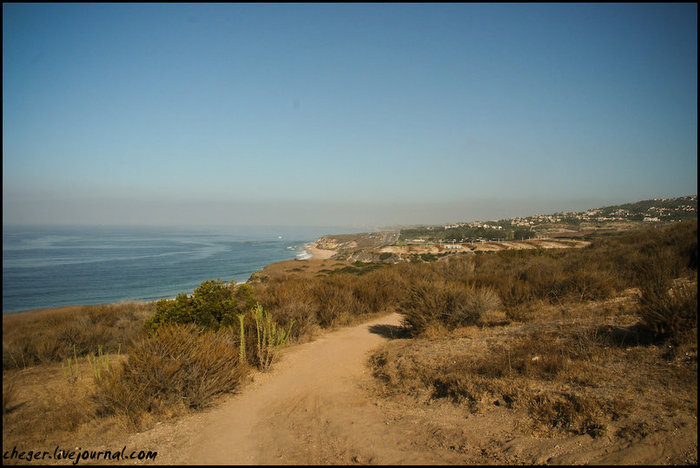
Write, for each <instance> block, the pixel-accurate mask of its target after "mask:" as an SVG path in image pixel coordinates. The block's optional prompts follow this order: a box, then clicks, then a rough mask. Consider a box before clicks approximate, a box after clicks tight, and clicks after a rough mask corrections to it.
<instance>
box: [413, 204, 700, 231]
mask: <svg viewBox="0 0 700 468" xmlns="http://www.w3.org/2000/svg"><path fill="white" fill-rule="evenodd" d="M697 216H698V198H697V195H689V196H685V197H678V198H656V199H653V200H642V201H638V202H635V203H625V204H622V205H613V206H605V207H602V208H595V209H590V210H586V211H579V212H568V211H566V212H558V213H553V214H542V215H540V214H537V215H533V216H527V217H515V218H508V219H502V220H498V221H475V222H470V223H466V222H463V223H454V224H445V225H433V226H419V227H412V228H405V229H401V234H400V238H399V240H400V241H401V242H411V241H457V242H460V241H461V242H465V241H467V242H469V241H474V240H518V239H530V238H532V237H536V236H537V235H538V234H540V233H543V232H551V231H552V230H557V229H573V230H577V231H580V230H582V229H593V230H599V229H606V228H618V227H632V226H634V225H636V224H639V223H669V222H677V221H683V220H688V219H696V218H697Z"/></svg>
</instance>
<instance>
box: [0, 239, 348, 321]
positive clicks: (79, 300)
mask: <svg viewBox="0 0 700 468" xmlns="http://www.w3.org/2000/svg"><path fill="white" fill-rule="evenodd" d="M351 232H361V231H360V230H353V229H349V228H338V227H330V226H329V227H322V226H315V227H288V226H285V227H275V226H256V227H251V226H246V227H225V228H224V227H219V228H199V227H197V228H164V227H111V226H110V227H106V226H90V227H82V226H81V227H64V226H51V227H35V226H32V227H27V226H3V233H2V254H3V255H2V312H3V314H7V313H14V312H22V311H26V310H33V309H39V308H46V307H60V306H66V305H89V304H105V303H116V302H121V301H151V300H157V299H162V298H172V297H175V296H176V295H177V294H178V293H181V292H186V293H191V292H192V291H193V290H194V289H195V288H196V287H197V286H199V284H200V283H201V282H202V281H206V280H210V279H217V278H220V279H222V280H224V281H230V280H234V281H236V282H237V283H242V282H245V281H247V280H248V278H249V277H250V275H251V274H252V273H253V272H255V271H257V270H260V269H261V268H263V267H264V266H266V265H269V264H270V263H274V262H279V261H283V260H291V259H293V258H295V257H296V256H297V255H300V256H303V252H304V245H305V244H306V243H308V242H312V241H314V240H316V239H318V238H319V237H320V236H322V235H324V234H338V233H351Z"/></svg>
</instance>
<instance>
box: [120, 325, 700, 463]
mask: <svg viewBox="0 0 700 468" xmlns="http://www.w3.org/2000/svg"><path fill="white" fill-rule="evenodd" d="M399 323H400V316H399V315H398V314H392V315H388V316H385V317H381V318H378V319H375V320H372V321H370V322H368V323H364V324H362V325H358V326H354V327H349V328H344V329H341V330H338V331H335V332H332V333H328V334H326V335H323V336H321V337H319V338H318V339H317V340H316V341H313V342H310V343H305V344H302V345H297V346H293V347H290V348H288V349H286V350H285V351H284V353H283V355H282V356H281V358H280V359H279V360H278V361H276V363H275V365H274V366H273V367H274V368H273V369H272V370H271V371H270V372H268V373H265V374H256V375H255V380H254V381H253V382H252V383H250V384H247V385H245V386H244V387H243V388H242V390H241V393H240V394H237V395H233V396H230V397H227V398H226V399H224V400H223V402H222V403H221V404H220V405H219V406H216V407H215V408H212V409H209V410H207V411H204V412H201V413H195V414H192V415H189V416H186V417H183V418H181V419H179V420H177V421H176V422H172V423H160V424H158V425H156V427H155V428H153V429H151V430H149V431H146V432H144V433H141V434H134V435H132V436H129V437H128V438H127V440H120V441H119V442H120V443H119V444H117V445H118V446H121V445H126V446H127V447H129V448H134V449H137V450H155V451H157V452H158V458H157V463H158V464H175V465H178V464H180V465H181V464H227V465H235V464H249V465H250V464H353V463H360V464H386V465H413V464H443V465H445V464H492V463H503V464H523V463H525V464H543V463H553V464H560V463H563V464H588V463H616V464H617V463H642V464H644V463H652V464H655V463H691V464H692V463H694V462H695V461H696V460H697V450H696V449H695V447H696V442H697V416H696V415H684V414H681V415H679V416H677V417H675V418H671V420H669V422H668V424H666V425H664V427H663V429H662V430H659V431H656V432H654V433H653V434H650V435H649V436H648V437H644V438H642V439H641V440H636V441H634V442H625V441H624V440H622V439H619V438H615V437H611V436H606V437H598V438H591V437H590V436H588V435H578V436H571V435H565V434H562V435H561V436H558V437H556V436H555V437H551V438H540V437H537V436H534V435H531V434H529V433H528V432H529V431H525V432H523V431H522V428H521V427H520V426H521V421H525V420H527V417H526V415H525V414H524V413H523V411H524V410H520V412H518V411H515V412H514V411H513V410H509V409H507V408H505V407H504V406H492V407H490V409H489V410H488V411H484V412H479V413H476V414H471V412H469V411H467V410H466V409H459V408H456V407H455V406H453V405H451V404H450V403H449V402H447V401H438V400H435V401H430V402H428V404H427V406H426V405H423V404H420V403H417V402H416V401H415V400H412V399H411V398H410V397H405V398H404V397H401V396H398V395H395V396H394V397H393V398H390V399H386V398H378V397H376V396H375V395H376V392H375V391H374V390H375V389H376V387H375V386H376V385H377V382H376V380H375V379H373V377H372V376H371V374H370V369H369V366H368V363H367V360H368V357H369V353H370V351H372V350H373V349H375V348H377V347H378V346H380V345H381V344H382V343H383V342H385V341H387V340H388V338H387V337H388V336H390V335H391V333H392V332H395V331H396V326H397V325H399ZM441 400H445V399H441ZM110 448H112V447H110ZM146 463H149V462H146Z"/></svg>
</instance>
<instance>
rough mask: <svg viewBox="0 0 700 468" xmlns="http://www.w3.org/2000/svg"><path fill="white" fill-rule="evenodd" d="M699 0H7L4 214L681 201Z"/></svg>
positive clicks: (206, 221)
mask: <svg viewBox="0 0 700 468" xmlns="http://www.w3.org/2000/svg"><path fill="white" fill-rule="evenodd" d="M696 44H697V5H695V4H639V5H634V4H617V5H607V4H588V5H586V4H561V5H550V4H503V5H500V4H403V5H402V4H378V5H374V4H328V5H319V4H298V5H295V4H277V5H272V4H248V5H244V4H208V5H201V4H150V5H149V4H58V5H54V4H7V3H6V4H3V223H5V224H154V225H168V224H177V225H188V224H192V225H248V224H285V225H347V226H377V225H392V224H421V223H442V222H454V221H469V220H475V219H493V218H503V217H510V216H517V215H524V216H527V215H530V214H534V213H538V212H539V213H542V212H553V211H562V210H581V209H586V208H593V207H598V206H602V205H610V204H618V203H625V202H632V201H637V200H642V199H649V198H657V197H674V196H682V195H691V194H696V193H697V45H696Z"/></svg>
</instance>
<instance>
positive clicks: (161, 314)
mask: <svg viewBox="0 0 700 468" xmlns="http://www.w3.org/2000/svg"><path fill="white" fill-rule="evenodd" d="M255 303H256V300H255V293H254V290H253V288H251V287H250V286H249V285H247V284H242V285H239V286H236V285H235V283H233V282H231V283H225V282H223V281H221V280H220V279H217V280H208V281H204V282H202V284H200V285H199V287H198V288H197V289H195V290H194V292H193V294H192V296H191V297H190V296H188V295H187V294H185V293H180V294H178V295H177V297H176V298H175V299H162V300H160V301H158V302H157V303H156V313H155V315H154V316H153V317H152V318H151V319H149V320H148V321H147V322H146V327H147V328H148V329H149V330H151V331H153V330H156V329H157V328H159V327H161V326H163V325H165V324H187V323H192V324H195V325H196V326H198V327H199V328H201V329H210V330H218V329H219V327H222V326H235V325H237V324H238V319H237V317H236V316H237V314H240V313H245V311H247V310H249V309H250V308H251V307H253V306H254V305H255Z"/></svg>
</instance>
